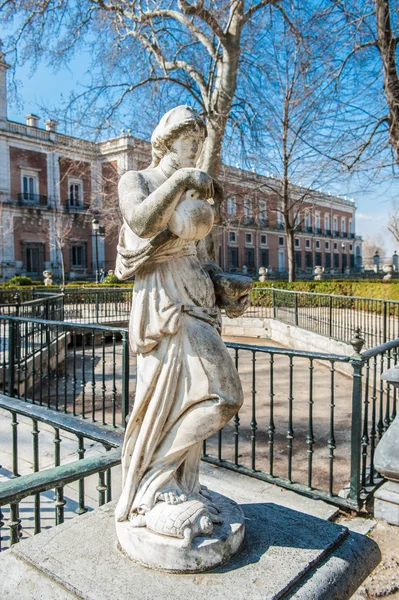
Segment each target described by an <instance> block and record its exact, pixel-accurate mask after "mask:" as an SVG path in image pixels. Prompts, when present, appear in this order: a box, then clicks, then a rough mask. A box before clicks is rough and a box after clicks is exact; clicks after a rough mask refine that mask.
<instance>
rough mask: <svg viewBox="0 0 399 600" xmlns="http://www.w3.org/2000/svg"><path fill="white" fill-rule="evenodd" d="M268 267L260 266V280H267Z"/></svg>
mask: <svg viewBox="0 0 399 600" xmlns="http://www.w3.org/2000/svg"><path fill="white" fill-rule="evenodd" d="M267 273H268V271H267V269H266V267H260V269H259V281H266V280H267Z"/></svg>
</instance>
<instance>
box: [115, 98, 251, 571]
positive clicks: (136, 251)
mask: <svg viewBox="0 0 399 600" xmlns="http://www.w3.org/2000/svg"><path fill="white" fill-rule="evenodd" d="M206 135H207V130H206V125H205V123H204V121H203V120H202V119H201V117H200V116H199V114H198V113H197V112H196V111H195V110H194V109H193V108H191V107H189V106H178V107H176V108H174V109H172V110H171V111H169V112H168V113H167V114H165V115H164V116H163V117H162V119H161V120H160V122H159V125H158V126H157V127H156V129H155V130H154V132H153V135H152V138H151V146H152V158H153V160H152V164H151V165H150V167H149V168H147V169H145V170H143V171H128V172H127V173H125V174H124V175H123V176H122V177H121V179H120V182H119V199H120V208H121V212H122V216H123V226H122V228H121V232H120V237H119V245H118V256H117V264H116V270H115V274H116V275H117V276H118V278H119V279H126V278H129V277H131V276H132V275H135V283H134V289H133V302H132V311H131V317H130V325H129V335H130V344H131V349H132V351H133V352H135V353H137V388H136V396H135V401H134V407H133V411H132V413H131V415H130V418H129V421H128V425H127V428H126V433H125V440H124V445H123V450H122V476H123V490H122V495H121V497H120V499H119V502H118V504H117V506H116V514H115V517H116V528H117V535H118V539H119V544H120V547H121V549H122V551H123V552H124V553H125V554H127V555H128V556H129V557H130V558H132V559H133V560H136V561H137V562H140V563H142V564H144V565H146V566H149V567H152V568H157V569H161V570H166V571H174V572H195V571H203V570H206V569H209V568H212V567H214V566H216V565H217V564H221V563H222V562H225V561H226V560H228V559H229V557H230V556H231V555H232V554H234V553H235V552H236V551H238V549H239V547H240V546H241V543H242V541H243V537H244V520H243V515H242V512H241V509H240V508H239V507H238V506H237V505H236V504H235V503H233V502H232V501H231V500H229V499H227V498H224V497H223V496H220V495H218V494H215V493H214V492H211V491H210V490H208V489H206V488H205V487H204V486H201V485H200V483H199V462H200V454H201V446H202V442H203V440H204V439H207V438H208V437H210V436H211V435H213V434H215V433H216V432H217V431H218V430H219V429H220V428H221V427H223V426H224V425H226V423H227V422H228V421H229V420H230V419H231V418H232V417H233V416H234V415H235V414H236V413H237V411H238V410H239V408H240V407H241V405H242V402H243V393H242V388H241V383H240V379H239V376H238V374H237V371H236V369H235V367H234V364H233V361H232V359H231V357H230V355H229V353H228V351H227V349H226V347H225V345H224V343H223V341H222V339H221V337H220V331H221V313H220V310H221V309H224V310H225V312H226V314H227V315H228V316H230V317H236V316H239V315H241V314H242V313H243V312H244V311H245V309H246V308H247V306H248V304H249V291H250V289H251V287H252V280H251V279H249V278H248V277H244V276H242V275H232V274H227V273H223V272H222V270H221V269H220V268H219V267H218V266H217V265H215V264H214V263H213V262H211V261H210V259H209V257H208V255H207V253H206V249H205V242H204V238H205V236H206V235H207V234H208V233H209V232H210V231H211V229H212V227H213V225H214V222H215V218H217V217H218V209H219V205H220V202H221V199H222V197H221V188H220V186H219V184H218V183H217V182H216V181H214V180H213V179H212V177H211V176H210V175H208V174H207V173H206V172H204V171H201V170H200V169H198V168H196V164H197V161H198V159H199V157H200V154H201V150H202V146H203V143H204V140H205V138H206Z"/></svg>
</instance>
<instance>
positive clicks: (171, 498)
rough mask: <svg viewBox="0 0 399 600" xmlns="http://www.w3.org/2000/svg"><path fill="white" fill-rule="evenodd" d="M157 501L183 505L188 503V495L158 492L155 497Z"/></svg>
mask: <svg viewBox="0 0 399 600" xmlns="http://www.w3.org/2000/svg"><path fill="white" fill-rule="evenodd" d="M155 499H156V500H160V501H161V502H166V504H181V503H182V502H187V500H188V498H187V496H186V494H182V493H181V492H178V491H176V490H174V491H172V490H171V491H169V492H158V493H157V495H156V496H155Z"/></svg>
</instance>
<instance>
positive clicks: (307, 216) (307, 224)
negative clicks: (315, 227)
mask: <svg viewBox="0 0 399 600" xmlns="http://www.w3.org/2000/svg"><path fill="white" fill-rule="evenodd" d="M305 227H306V229H310V227H311V217H310V212H309V211H308V210H307V211H306V212H305Z"/></svg>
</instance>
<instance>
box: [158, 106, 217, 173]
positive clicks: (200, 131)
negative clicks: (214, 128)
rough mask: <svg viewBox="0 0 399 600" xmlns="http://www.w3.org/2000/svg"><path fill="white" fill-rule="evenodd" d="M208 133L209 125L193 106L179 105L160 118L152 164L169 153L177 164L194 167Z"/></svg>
mask: <svg viewBox="0 0 399 600" xmlns="http://www.w3.org/2000/svg"><path fill="white" fill-rule="evenodd" d="M206 136H207V131H206V125H205V122H204V120H203V119H202V118H201V116H200V115H199V113H198V112H197V111H196V110H195V109H194V108H191V106H186V105H182V106H176V108H172V110H170V111H169V112H167V113H166V114H165V115H164V116H163V117H162V119H161V120H160V122H159V124H158V126H157V127H156V128H155V130H154V132H153V134H152V136H151V146H152V165H151V166H153V167H156V166H157V165H158V164H159V162H160V161H161V159H162V158H163V157H164V156H166V155H167V154H172V155H173V159H174V162H175V163H176V166H178V167H179V168H182V167H195V166H196V164H197V161H198V159H199V156H200V154H201V150H202V146H203V144H204V140H205V138H206Z"/></svg>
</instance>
